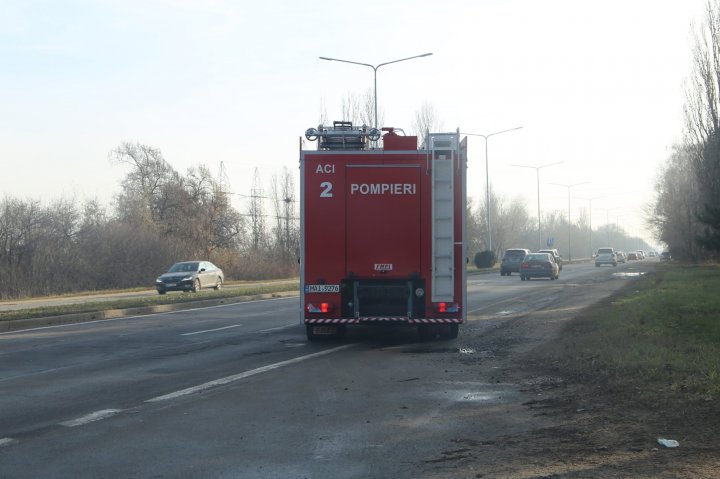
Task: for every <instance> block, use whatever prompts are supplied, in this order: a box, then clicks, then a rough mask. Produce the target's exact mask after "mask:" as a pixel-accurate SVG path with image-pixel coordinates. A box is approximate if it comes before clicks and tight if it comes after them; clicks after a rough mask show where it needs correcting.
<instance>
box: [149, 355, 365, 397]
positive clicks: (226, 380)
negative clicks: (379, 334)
mask: <svg viewBox="0 0 720 479" xmlns="http://www.w3.org/2000/svg"><path fill="white" fill-rule="evenodd" d="M353 346H355V345H354V344H346V345H344V346H338V347H337V348H333V349H327V350H325V351H320V352H318V353H312V354H308V355H306V356H300V357H298V358H293V359H288V360H287V361H280V362H279V363H274V364H268V365H267V366H262V367H260V368H257V369H251V370H250V371H245V372H242V373H239V374H234V375H232V376H227V377H224V378H220V379H216V380H214V381H209V382H206V383H204V384H200V385H198V386H193V387H189V388H187V389H182V390H180V391H175V392H173V393H169V394H164V395H162V396H157V397H154V398H152V399H148V400H146V401H145V402H159V401H167V400H169V399H176V398H179V397H181V396H187V395H188V394H194V393H197V392H200V391H205V390H207V389H210V388H214V387H216V386H222V385H224V384H229V383H232V382H235V381H239V380H240V379H245V378H249V377H250V376H255V375H256V374H261V373H265V372H268V371H272V370H273V369H278V368H281V367H284V366H289V365H291V364H296V363H299V362H302V361H306V360H308V359H311V358H316V357H319V356H325V355H326V354H332V353H335V352H337V351H341V350H343V349H348V348H351V347H353Z"/></svg>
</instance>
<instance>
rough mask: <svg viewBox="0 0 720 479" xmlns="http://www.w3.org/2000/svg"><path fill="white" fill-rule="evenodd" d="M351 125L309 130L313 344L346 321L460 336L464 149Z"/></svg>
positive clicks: (308, 319)
mask: <svg viewBox="0 0 720 479" xmlns="http://www.w3.org/2000/svg"><path fill="white" fill-rule="evenodd" d="M383 130H384V132H385V134H384V135H383V136H382V147H377V146H374V145H376V144H378V140H380V135H381V132H379V131H378V130H376V129H374V128H368V127H365V126H362V127H356V126H353V125H352V124H351V123H349V122H335V123H334V124H333V126H331V127H329V126H328V127H326V126H322V125H320V126H319V127H318V128H310V129H308V130H307V131H306V134H305V136H306V139H307V140H309V141H311V142H313V141H317V148H316V149H313V150H305V149H302V148H301V151H300V171H301V183H300V184H301V237H300V242H301V244H300V249H301V261H300V283H301V284H300V287H301V308H302V309H301V320H302V322H303V323H304V324H305V326H306V329H307V337H308V339H310V340H314V339H317V338H319V337H323V336H342V335H344V334H345V332H346V328H347V326H348V325H362V324H386V325H387V324H395V325H397V324H402V325H410V326H417V327H418V330H419V333H420V335H421V337H423V338H426V339H429V338H455V337H457V335H458V328H459V325H460V324H462V323H463V322H464V321H465V313H466V303H465V302H466V287H465V283H466V281H465V280H466V277H465V274H466V269H465V263H466V256H467V255H466V250H465V205H466V199H465V198H466V181H465V178H466V164H467V160H466V147H465V144H466V143H465V140H463V141H462V142H461V141H460V138H459V137H460V134H459V133H431V134H428V135H427V138H426V139H425V142H424V144H423V145H422V146H421V147H420V148H418V146H417V137H415V136H404V135H398V134H397V132H396V131H395V130H394V129H392V128H384V129H383Z"/></svg>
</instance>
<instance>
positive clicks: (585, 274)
mask: <svg viewBox="0 0 720 479" xmlns="http://www.w3.org/2000/svg"><path fill="white" fill-rule="evenodd" d="M641 271H642V263H632V264H630V265H624V266H619V267H618V268H612V267H604V268H595V267H594V266H593V265H591V264H578V265H566V266H565V267H564V269H563V272H562V273H561V278H560V280H558V281H549V280H540V279H538V280H532V281H520V278H519V276H517V275H515V274H513V275H512V276H510V277H501V276H500V275H499V273H498V274H497V275H494V274H493V275H480V276H475V277H471V278H469V280H468V297H469V301H468V313H469V314H468V316H469V321H468V323H467V324H466V325H464V326H462V327H461V334H460V337H459V338H458V339H457V340H453V341H438V342H419V340H418V339H417V334H416V331H415V330H414V329H410V328H407V329H406V328H396V329H392V330H385V329H377V328H372V327H358V328H355V329H350V330H349V334H348V337H347V338H346V339H345V340H342V341H327V342H319V343H308V342H307V341H306V340H305V334H304V327H303V326H302V325H301V324H300V320H299V311H298V305H299V302H298V299H297V298H281V299H274V300H263V301H254V302H246V303H239V304H232V305H224V306H217V307H212V308H203V309H194V310H186V311H178V312H173V313H164V314H155V315H148V316H138V317H129V318H119V319H113V320H105V321H99V322H88V323H80V324H73V325H63V326H52V327H45V328H37V329H31V330H24V331H15V332H10V333H2V334H0V477H3V478H26V477H27V478H30V477H32V478H37V477H54V478H79V477H123V478H141V477H143V478H144V477H192V478H196V477H213V478H215V477H243V478H244V477H248V478H331V477H332V478H336V477H345V478H369V477H377V478H387V477H439V476H437V473H438V471H442V470H443V465H444V463H445V462H446V461H448V460H449V458H452V457H454V455H455V456H456V455H457V454H461V452H458V451H461V450H462V440H463V439H462V438H465V437H468V435H469V434H470V433H471V432H473V431H474V432H475V433H477V431H478V430H482V431H484V434H486V435H487V436H488V437H492V436H493V435H502V434H510V433H512V432H513V431H522V429H523V427H525V426H524V425H525V424H526V423H528V421H530V420H531V418H532V416H533V414H534V412H533V411H531V410H530V409H529V408H528V407H525V406H523V404H524V403H526V402H527V400H528V397H527V396H528V394H529V393H527V392H525V391H524V389H523V387H522V386H521V385H518V384H513V383H503V382H498V381H496V380H494V376H493V374H494V373H493V371H494V370H495V369H501V368H503V367H505V366H506V365H507V364H506V362H505V361H506V353H507V352H508V351H510V350H513V349H517V348H518V347H520V348H522V347H526V346H527V344H530V342H532V336H533V334H535V333H528V332H527V331H525V332H524V333H523V334H522V335H520V334H518V335H516V336H514V335H513V334H514V333H513V324H515V323H514V321H516V320H517V318H520V317H523V316H526V315H528V314H531V313H533V312H539V311H544V312H546V313H547V312H549V311H551V312H552V314H557V315H558V317H560V316H561V315H564V316H567V315H568V314H571V313H568V312H573V311H577V310H578V309H579V308H580V307H582V305H583V304H588V302H592V301H595V300H597V299H598V298H599V297H600V296H601V295H604V294H608V293H607V291H608V287H606V288H605V289H600V288H596V285H599V284H604V285H610V286H611V287H612V288H614V287H619V285H621V284H622V283H623V282H624V281H627V280H631V279H632V278H633V277H634V275H635V274H637V273H639V272H641ZM580 293H581V294H580ZM536 333H537V334H539V332H536ZM524 342H527V344H524Z"/></svg>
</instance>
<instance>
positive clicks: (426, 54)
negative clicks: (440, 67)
mask: <svg viewBox="0 0 720 479" xmlns="http://www.w3.org/2000/svg"><path fill="white" fill-rule="evenodd" d="M430 55H432V53H423V54H422V55H415V56H412V57H407V58H401V59H399V60H393V61H391V62H385V63H380V64H378V65H377V66H375V67H373V68H375V69H376V70H377V69H378V68H380V67H381V66H383V65H390V64H391V63H398V62H404V61H405V60H412V59H413V58H422V57H429V56H430Z"/></svg>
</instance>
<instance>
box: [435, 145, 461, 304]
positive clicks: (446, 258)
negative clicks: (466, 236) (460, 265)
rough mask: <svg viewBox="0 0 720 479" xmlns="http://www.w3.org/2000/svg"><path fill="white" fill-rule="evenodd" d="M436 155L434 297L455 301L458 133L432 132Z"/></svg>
mask: <svg viewBox="0 0 720 479" xmlns="http://www.w3.org/2000/svg"><path fill="white" fill-rule="evenodd" d="M429 139H430V141H429V145H430V154H431V158H432V277H431V280H432V288H431V291H432V298H431V299H432V301H433V302H441V301H453V300H454V295H455V294H454V293H455V267H454V265H455V257H454V249H455V248H454V246H455V244H454V237H453V235H454V225H455V221H454V220H455V218H454V210H455V209H454V198H455V182H454V177H455V175H454V173H453V165H455V164H456V162H457V161H459V158H458V135H454V134H448V133H431V134H430V135H429Z"/></svg>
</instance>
